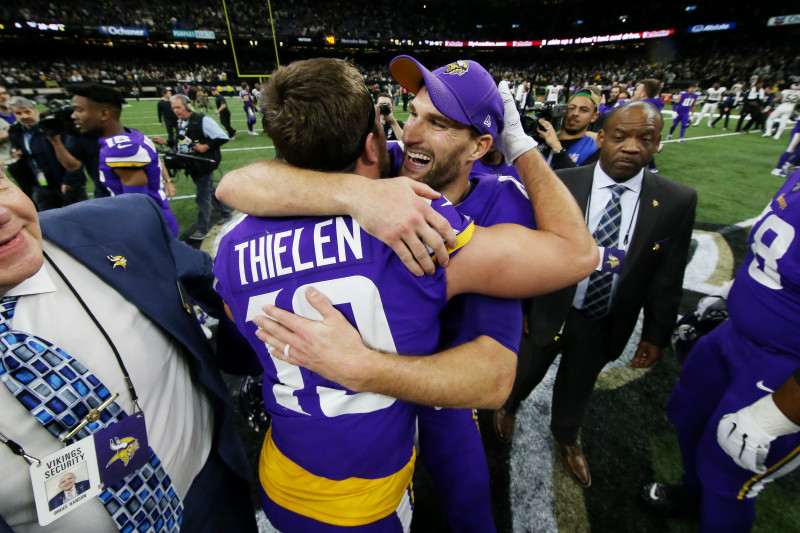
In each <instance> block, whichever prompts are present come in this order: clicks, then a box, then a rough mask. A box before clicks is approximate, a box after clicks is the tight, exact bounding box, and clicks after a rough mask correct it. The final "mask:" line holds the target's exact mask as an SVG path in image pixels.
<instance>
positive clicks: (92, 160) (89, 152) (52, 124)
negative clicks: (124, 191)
mask: <svg viewBox="0 0 800 533" xmlns="http://www.w3.org/2000/svg"><path fill="white" fill-rule="evenodd" d="M73 111H74V109H73V107H72V106H71V105H69V104H67V103H62V104H61V105H60V106H59V107H57V108H56V109H52V110H50V111H49V112H48V113H49V116H48V117H46V118H43V119H42V120H41V121H40V124H41V125H42V127H43V128H44V129H45V130H48V129H50V130H52V131H53V133H67V138H66V141H65V142H61V137H60V136H59V135H55V134H51V133H47V140H48V141H50V143H51V144H52V145H53V150H54V151H55V153H56V158H58V162H59V163H61V166H63V167H64V168H65V169H66V170H67V175H66V177H65V178H64V181H65V182H67V183H72V182H80V183H85V174H84V172H85V173H86V174H88V175H89V178H91V180H92V182H93V183H94V197H95V198H105V197H106V196H111V193H109V191H108V189H107V188H106V186H105V185H104V184H103V182H102V180H101V179H100V145H99V144H98V141H99V140H100V137H98V136H97V135H96V134H94V133H83V132H81V131H80V130H79V129H78V128H77V127H76V125H75V123H74V122H73V121H72V113H73Z"/></svg>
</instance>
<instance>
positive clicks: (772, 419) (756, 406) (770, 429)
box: [744, 394, 800, 438]
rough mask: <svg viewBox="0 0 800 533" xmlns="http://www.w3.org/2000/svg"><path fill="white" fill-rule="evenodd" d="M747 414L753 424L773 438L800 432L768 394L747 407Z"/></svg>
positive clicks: (799, 427) (798, 427)
mask: <svg viewBox="0 0 800 533" xmlns="http://www.w3.org/2000/svg"><path fill="white" fill-rule="evenodd" d="M744 410H745V412H746V414H747V416H749V417H750V419H751V420H753V422H755V424H756V425H757V426H758V427H759V428H760V429H761V430H762V431H763V432H764V433H765V434H767V435H769V436H770V437H772V438H776V437H780V436H781V435H788V434H790V433H796V432H798V431H800V426H798V425H797V424H795V423H794V422H792V421H791V420H789V419H788V418H787V417H786V415H784V414H783V413H782V412H781V410H780V409H778V406H777V405H775V400H773V399H772V395H771V394H768V395H766V396H764V397H763V398H761V399H760V400H758V401H757V402H755V403H753V404H752V405H749V406H748V407H746V408H745V409H744Z"/></svg>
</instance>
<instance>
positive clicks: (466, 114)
mask: <svg viewBox="0 0 800 533" xmlns="http://www.w3.org/2000/svg"><path fill="white" fill-rule="evenodd" d="M389 70H390V71H391V73H392V76H393V77H394V79H395V80H397V82H398V83H399V84H400V85H402V86H403V87H405V88H406V89H408V90H409V91H410V92H412V93H414V94H417V92H418V91H419V88H420V87H421V86H422V84H423V80H424V83H425V86H426V87H427V89H428V95H429V96H430V98H431V102H433V105H434V106H435V107H436V109H438V110H439V112H440V113H442V114H443V115H444V116H446V117H448V118H451V119H453V120H455V121H456V122H460V123H461V124H466V125H467V126H472V127H474V128H475V129H476V130H478V131H479V132H480V133H481V134H485V133H488V134H489V135H491V136H492V139H495V138H496V137H497V135H498V134H499V133H500V132H501V131H503V100H502V98H500V93H499V92H497V84H496V83H495V82H494V79H493V78H492V75H491V74H489V73H488V72H487V71H486V69H485V68H483V67H482V66H480V64H478V63H476V62H475V61H470V60H459V61H456V62H455V63H450V64H449V65H445V66H443V67H442V68H439V69H436V70H434V71H433V72H431V71H429V70H428V69H426V68H425V67H423V66H422V65H421V64H420V63H419V61H417V60H416V59H414V58H413V57H410V56H405V55H404V56H397V57H396V58H394V59H393V60H392V63H391V64H390V65H389Z"/></svg>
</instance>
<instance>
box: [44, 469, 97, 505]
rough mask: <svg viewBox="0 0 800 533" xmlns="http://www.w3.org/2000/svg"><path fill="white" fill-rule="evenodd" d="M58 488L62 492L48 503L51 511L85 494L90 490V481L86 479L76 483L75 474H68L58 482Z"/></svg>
mask: <svg viewBox="0 0 800 533" xmlns="http://www.w3.org/2000/svg"><path fill="white" fill-rule="evenodd" d="M58 488H60V489H61V490H60V491H59V492H58V494H56V495H55V496H53V497H52V498H50V501H49V502H48V507H49V508H50V510H51V511H52V510H53V509H57V508H59V507H61V506H62V505H64V503H66V502H68V501H69V500H73V499H75V498H76V497H77V496H78V494H83V493H84V492H86V491H87V490H89V480H87V479H84V480H83V481H78V482H77V483H75V474H73V473H72V472H67V473H66V474H64V475H63V476H61V479H59V480H58Z"/></svg>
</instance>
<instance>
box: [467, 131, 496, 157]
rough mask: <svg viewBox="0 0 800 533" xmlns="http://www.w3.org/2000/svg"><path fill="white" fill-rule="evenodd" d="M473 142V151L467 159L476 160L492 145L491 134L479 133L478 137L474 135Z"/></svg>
mask: <svg viewBox="0 0 800 533" xmlns="http://www.w3.org/2000/svg"><path fill="white" fill-rule="evenodd" d="M473 142H474V143H475V144H474V145H473V146H474V148H473V151H472V153H471V154H470V157H469V160H470V161H477V160H478V159H480V158H481V157H483V156H485V155H486V152H488V151H489V148H491V147H492V136H491V135H489V134H488V133H486V134H484V135H481V136H480V137H476V138H475V139H473Z"/></svg>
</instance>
